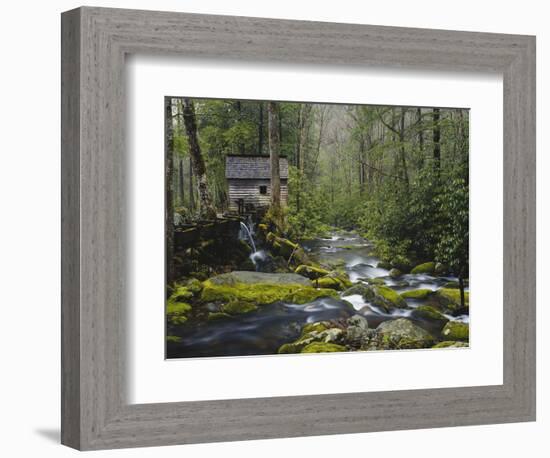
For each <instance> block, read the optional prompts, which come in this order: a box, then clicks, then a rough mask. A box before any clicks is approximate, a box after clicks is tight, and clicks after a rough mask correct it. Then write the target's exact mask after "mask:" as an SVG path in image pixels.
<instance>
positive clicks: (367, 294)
mask: <svg viewBox="0 0 550 458" xmlns="http://www.w3.org/2000/svg"><path fill="white" fill-rule="evenodd" d="M354 295H359V296H362V297H363V299H364V300H365V301H370V300H371V299H373V298H374V291H373V290H372V288H370V287H368V286H367V285H363V284H362V283H357V284H356V285H353V286H352V287H351V288H348V289H346V290H345V291H344V292H343V293H342V297H346V296H354Z"/></svg>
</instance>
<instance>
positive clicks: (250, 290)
mask: <svg viewBox="0 0 550 458" xmlns="http://www.w3.org/2000/svg"><path fill="white" fill-rule="evenodd" d="M320 297H337V294H336V293H335V292H334V291H331V290H327V289H315V288H313V287H312V286H304V285H300V284H271V283H234V284H231V285H218V284H214V283H212V282H211V281H209V280H207V281H205V282H204V283H203V290H202V293H201V301H202V302H223V303H224V304H227V306H229V304H230V303H233V302H235V303H237V302H238V303H246V304H248V306H247V307H248V308H250V305H254V306H256V305H266V304H272V303H273V302H277V301H283V302H291V303H293V304H306V303H308V302H312V301H314V300H315V299H318V298H320ZM230 307H235V309H238V310H242V309H243V306H238V307H237V306H236V305H231V306H230ZM250 310H252V308H250ZM224 311H226V310H224ZM229 313H231V312H229ZM240 313H243V312H240Z"/></svg>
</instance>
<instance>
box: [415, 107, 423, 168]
mask: <svg viewBox="0 0 550 458" xmlns="http://www.w3.org/2000/svg"><path fill="white" fill-rule="evenodd" d="M416 126H417V129H418V151H419V152H420V158H421V160H420V166H421V167H422V166H423V165H424V129H423V128H422V109H421V108H417V109H416Z"/></svg>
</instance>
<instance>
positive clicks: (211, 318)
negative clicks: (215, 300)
mask: <svg viewBox="0 0 550 458" xmlns="http://www.w3.org/2000/svg"><path fill="white" fill-rule="evenodd" d="M222 318H231V315H228V314H227V313H224V312H210V313H209V314H208V318H207V319H208V321H214V320H219V319H222Z"/></svg>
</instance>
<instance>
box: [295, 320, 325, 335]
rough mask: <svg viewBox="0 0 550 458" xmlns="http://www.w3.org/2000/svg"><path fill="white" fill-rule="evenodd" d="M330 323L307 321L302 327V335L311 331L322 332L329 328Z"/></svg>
mask: <svg viewBox="0 0 550 458" xmlns="http://www.w3.org/2000/svg"><path fill="white" fill-rule="evenodd" d="M329 326H330V324H329V323H327V322H326V321H319V322H317V323H308V324H306V325H305V326H304V327H303V328H302V336H305V335H306V334H310V333H312V332H323V331H326V330H327V329H328V328H329Z"/></svg>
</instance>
